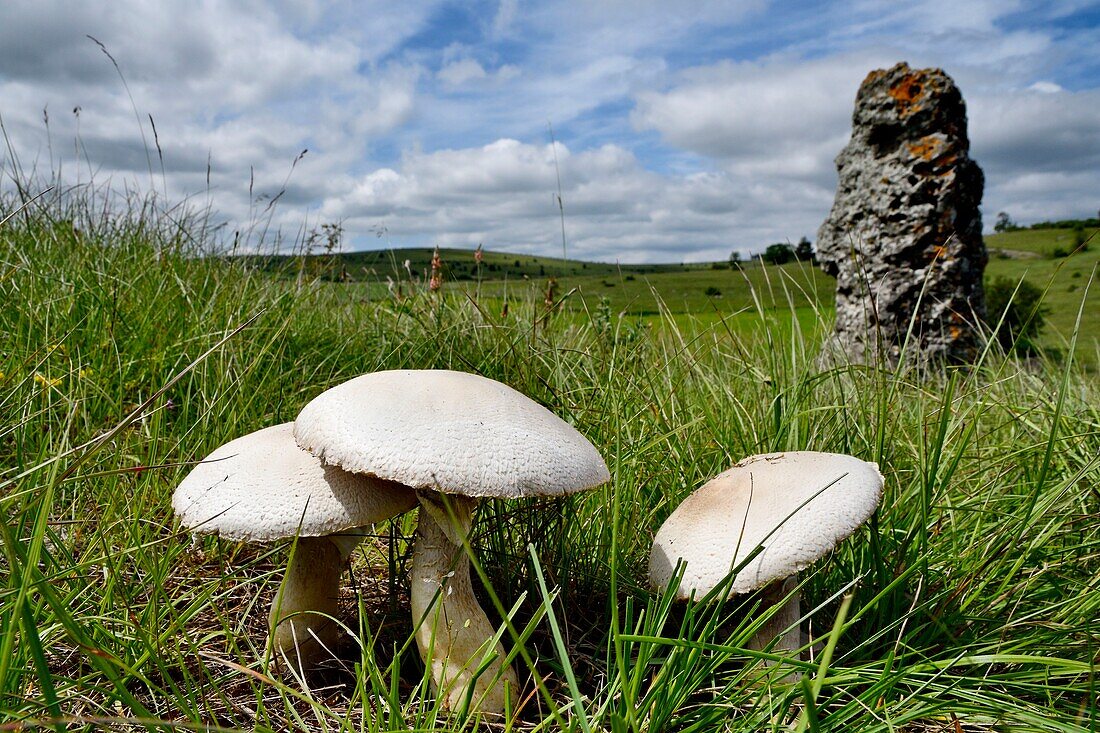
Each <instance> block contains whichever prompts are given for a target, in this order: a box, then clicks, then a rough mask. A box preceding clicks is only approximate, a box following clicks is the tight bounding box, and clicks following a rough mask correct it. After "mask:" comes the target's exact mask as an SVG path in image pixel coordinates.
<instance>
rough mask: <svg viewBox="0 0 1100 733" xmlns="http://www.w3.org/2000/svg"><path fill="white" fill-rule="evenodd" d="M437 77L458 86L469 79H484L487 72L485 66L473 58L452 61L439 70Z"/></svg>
mask: <svg viewBox="0 0 1100 733" xmlns="http://www.w3.org/2000/svg"><path fill="white" fill-rule="evenodd" d="M437 76H439V78H440V79H441V80H442V81H443V82H445V83H447V84H450V85H452V86H458V85H460V84H462V83H464V82H467V81H470V80H471V79H484V78H485V77H486V76H488V74H486V73H485V68H484V67H483V66H482V65H481V64H479V63H478V62H477V61H475V60H474V59H462V60H460V61H452V62H451V63H449V64H447V65H446V66H444V67H443V68H442V69H440V70H439V74H438V75H437Z"/></svg>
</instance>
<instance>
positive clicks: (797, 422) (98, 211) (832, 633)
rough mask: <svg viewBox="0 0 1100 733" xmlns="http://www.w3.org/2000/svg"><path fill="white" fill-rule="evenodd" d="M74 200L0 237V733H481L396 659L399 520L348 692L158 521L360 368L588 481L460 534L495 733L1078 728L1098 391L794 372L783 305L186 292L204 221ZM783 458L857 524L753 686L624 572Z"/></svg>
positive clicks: (270, 562) (238, 578)
mask: <svg viewBox="0 0 1100 733" xmlns="http://www.w3.org/2000/svg"><path fill="white" fill-rule="evenodd" d="M102 195H104V194H102V193H101V192H97V191H93V190H85V191H82V192H76V193H75V195H72V194H70V195H64V196H59V197H54V198H50V199H49V200H48V201H46V202H39V203H38V204H35V205H32V206H29V207H28V208H27V209H26V210H24V211H23V212H21V213H20V214H19V215H17V216H15V217H13V218H12V219H11V220H9V221H8V222H7V223H6V224H5V225H4V226H3V227H2V228H0V294H2V298H3V307H2V308H0V372H2V374H3V376H0V467H2V469H0V470H2V473H0V542H2V546H3V551H2V553H0V718H2V719H3V720H4V721H5V722H4V724H3V725H4V726H5V727H4V728H3V729H17V728H19V727H20V726H22V727H26V728H36V727H45V728H56V729H59V730H60V729H64V728H72V727H89V728H90V727H96V726H107V727H111V728H116V729H129V728H133V729H164V728H167V727H180V728H185V729H234V730H236V729H242V730H253V729H258V730H287V729H300V730H324V731H360V730H362V731H376V730H426V729H444V730H458V729H464V728H465V729H470V728H472V727H475V726H476V725H478V724H479V723H478V721H476V720H461V719H456V718H453V717H450V718H449V717H447V716H446V715H445V714H443V713H442V712H441V711H440V710H439V709H438V708H437V706H436V704H435V702H434V698H433V696H432V695H431V693H430V690H429V688H428V685H427V683H426V681H425V676H424V671H423V667H422V665H421V663H420V661H419V657H418V656H417V654H416V649H415V645H414V644H410V641H409V639H410V634H411V630H412V629H411V621H410V619H409V618H408V600H407V580H406V577H405V575H404V570H405V568H406V563H407V558H408V553H409V543H410V538H411V532H412V528H413V526H414V525H413V523H414V522H415V517H405V518H401V519H399V520H396V521H395V522H394V523H393V524H392V525H384V526H379V527H377V528H376V534H375V536H373V537H371V538H369V540H368V542H366V543H365V546H364V548H363V549H362V550H361V551H359V552H357V554H356V556H355V558H354V559H353V561H352V564H351V568H350V573H351V578H352V580H353V581H354V582H351V583H349V584H348V588H349V590H348V591H347V596H346V598H345V604H344V611H345V614H344V621H345V623H346V624H347V625H348V628H349V631H350V632H352V633H351V635H352V638H353V640H354V642H353V643H352V644H350V645H349V647H348V649H347V650H345V654H344V661H345V664H346V668H345V669H344V670H342V671H340V670H337V671H330V672H329V673H327V674H323V675H320V676H318V677H310V678H307V679H304V680H302V679H298V678H296V677H295V676H294V675H293V674H292V673H291V672H290V671H288V670H285V669H283V668H281V667H280V666H279V665H278V664H276V663H275V662H274V661H273V660H271V659H270V658H268V656H267V655H266V654H265V649H264V644H265V640H266V628H265V627H266V611H265V609H266V606H267V603H269V601H270V598H271V596H272V594H273V593H274V591H275V589H276V587H277V585H278V581H279V577H280V575H279V573H280V567H281V565H282V563H283V562H285V556H286V552H287V549H288V548H287V546H286V545H271V546H258V545H243V544H237V543H230V542H225V541H221V540H218V539H217V538H209V537H208V538H195V539H193V538H191V537H189V536H188V535H187V534H186V533H183V532H181V531H180V530H179V529H178V526H177V525H176V524H175V523H174V521H173V519H172V516H171V507H170V497H171V493H172V490H173V488H174V487H175V485H176V484H177V483H178V482H179V480H180V479H181V478H182V476H183V475H184V474H185V473H186V472H187V470H188V463H189V462H191V461H194V460H197V459H200V458H202V457H203V456H205V455H207V454H208V453H209V452H210V451H211V450H213V449H214V448H215V447H217V446H218V445H220V444H221V443H223V442H225V441H227V440H229V439H230V438H233V437H236V436H239V435H241V434H243V433H246V432H248V431H251V430H255V429H258V428H260V427H263V426H267V425H271V424H274V423H277V422H283V421H287V420H291V419H293V417H294V416H295V414H296V413H297V411H298V410H299V408H300V407H301V406H302V405H303V404H304V403H305V402H306V401H308V400H309V399H310V398H312V397H313V396H314V395H316V394H317V393H318V392H320V391H322V390H323V389H326V388H327V387H330V386H332V385H334V384H337V383H339V382H341V381H343V380H346V379H348V378H350V377H352V376H355V375H358V374H361V373H364V372H369V371H375V370H379V369H389V368H452V369H461V370H465V371H471V372H477V373H480V374H483V375H485V376H488V377H491V378H494V379H498V380H501V381H503V382H506V383H508V384H511V385H512V386H514V387H515V388H517V389H519V390H520V391H522V392H525V393H526V394H528V395H530V396H532V397H533V398H534V399H536V400H538V401H539V402H541V403H543V404H545V405H546V406H547V407H549V408H550V409H551V410H553V411H554V412H555V413H557V414H559V415H561V416H563V417H564V418H565V419H566V420H568V421H570V422H571V423H573V424H574V425H575V426H576V427H577V428H578V429H579V430H580V431H581V432H583V433H584V434H585V435H587V436H588V437H589V438H590V439H591V440H592V441H593V443H595V445H596V446H597V447H598V448H599V449H600V450H601V452H602V453H603V455H604V456H605V457H606V459H607V461H608V465H609V466H610V468H611V472H612V481H611V483H610V484H609V485H607V486H606V487H603V488H601V489H598V490H596V491H594V492H590V493H588V494H585V495H581V496H577V497H573V498H570V499H566V500H563V501H530V502H522V501H521V502H486V503H484V504H483V506H482V508H481V509H480V510H479V517H478V521H477V524H476V527H475V536H474V537H473V542H472V547H473V551H474V555H475V558H474V559H475V560H476V561H477V562H476V565H477V566H479V567H480V568H481V569H482V571H483V573H484V577H485V579H486V580H487V581H488V583H489V585H490V586H491V588H492V589H493V591H494V594H493V595H495V596H496V599H497V600H498V602H499V608H498V607H497V604H495V603H494V602H493V601H492V599H491V598H490V597H489V595H488V594H483V595H482V605H483V606H484V607H485V608H487V609H494V608H498V610H497V613H498V614H499V611H500V610H509V609H514V615H513V627H514V630H515V632H516V634H517V636H518V639H517V638H509V636H511V635H510V634H507V635H506V638H505V641H506V645H507V646H509V647H511V648H512V649H513V656H514V657H515V659H516V664H517V666H518V667H519V668H520V670H521V679H523V680H524V682H525V684H526V688H525V690H524V697H523V699H522V701H521V705H520V707H519V709H518V710H516V711H515V713H514V716H513V717H512V718H510V719H509V720H508V721H507V722H505V723H499V722H498V723H495V725H497V726H503V727H504V728H505V729H509V730H545V729H566V730H578V731H588V730H611V731H616V732H618V731H664V730H699V731H709V730H718V729H726V730H754V731H755V730H781V729H787V728H789V727H795V728H798V729H800V730H807V729H808V730H840V729H844V730H868V731H879V730H881V731H898V730H927V729H930V730H956V731H957V730H965V731H972V730H985V729H994V728H998V729H1001V728H1005V729H1008V728H1011V729H1013V730H1036V731H1039V730H1042V731H1095V730H1096V729H1097V727H1098V726H1100V714H1098V712H1097V695H1098V685H1100V682H1098V681H1097V679H1096V672H1097V662H1098V650H1100V624H1098V619H1100V467H1098V465H1097V462H1098V455H1100V407H1098V405H1100V388H1098V387H1097V384H1096V382H1095V377H1089V376H1087V375H1085V374H1082V373H1078V372H1077V371H1076V370H1075V368H1074V366H1073V363H1072V361H1069V362H1068V363H1063V364H1062V365H1055V364H1048V363H1042V364H1038V365H1036V364H1024V363H1021V362H1017V361H1014V360H1013V359H1011V358H1007V357H1004V356H1002V355H998V354H995V353H992V352H991V353H990V354H989V355H987V357H986V358H985V359H984V360H983V362H982V363H981V364H980V365H978V366H976V367H973V368H970V369H965V370H963V369H960V370H952V371H944V372H942V373H939V374H933V375H923V376H921V377H919V378H918V376H917V375H916V374H914V373H911V372H909V371H906V370H904V369H901V370H893V371H890V370H881V369H875V368H865V367H855V366H851V367H849V366H844V367H830V368H825V367H822V366H820V365H819V364H818V362H817V360H816V344H818V343H820V341H821V338H822V335H823V333H824V332H825V331H826V330H827V329H828V327H829V316H828V314H825V313H823V314H820V316H819V317H818V318H816V319H814V320H813V321H812V322H811V323H810V324H809V326H806V325H805V324H806V320H805V319H798V318H793V317H792V316H791V315H790V314H784V315H780V316H777V315H775V314H774V312H773V311H771V310H770V309H769V307H768V306H770V305H771V303H770V302H768V303H765V299H766V298H767V297H774V298H775V299H776V300H778V302H780V303H782V302H785V296H784V288H783V285H784V283H783V282H782V281H776V282H773V283H772V285H773V287H774V290H775V293H774V295H773V296H766V294H759V293H758V294H757V298H758V302H759V318H758V319H757V321H756V323H755V325H746V321H745V319H737V320H736V321H734V320H733V319H720V320H718V321H717V323H708V324H706V325H704V326H700V327H698V328H690V329H684V328H681V326H680V324H681V321H680V320H679V319H677V318H673V317H672V315H671V314H666V317H665V318H664V319H663V321H662V322H661V323H660V324H659V325H657V326H655V327H649V328H646V327H643V326H640V325H639V324H637V323H636V322H632V321H630V320H629V319H625V318H621V317H617V316H615V315H614V314H610V313H607V312H596V311H593V312H592V313H590V314H588V315H586V316H584V317H576V316H571V317H561V316H555V315H552V314H547V312H546V310H545V306H544V304H543V303H542V302H541V300H540V299H531V300H530V301H529V302H526V303H522V304H520V305H518V306H516V305H513V307H512V308H511V309H510V311H509V313H508V315H505V316H502V315H501V314H500V312H499V309H496V308H485V307H481V304H479V303H477V302H475V301H474V300H472V299H470V298H469V297H468V296H466V295H460V294H457V293H454V294H451V295H448V294H447V293H446V292H444V294H443V295H442V296H440V297H431V296H429V295H428V294H426V293H420V292H413V293H412V295H411V296H410V297H406V298H405V299H403V300H401V301H399V302H398V301H395V300H392V299H390V298H382V299H370V298H367V297H365V296H364V293H363V291H362V290H360V289H354V288H341V287H333V286H331V285H324V284H322V283H320V282H309V281H305V282H302V283H299V282H298V280H297V278H278V277H272V276H271V275H270V274H269V273H261V272H258V271H256V270H252V269H249V267H248V266H247V264H246V263H244V262H242V261H235V260H230V259H224V258H217V257H200V256H198V255H200V254H203V249H204V247H205V246H206V245H207V244H208V241H207V240H206V239H205V235H204V232H205V231H206V229H205V228H204V226H203V222H202V220H198V221H193V220H188V219H187V218H186V217H185V216H182V215H180V216H165V215H164V214H163V213H158V212H157V209H156V207H152V206H148V205H145V203H144V202H143V201H142V200H139V199H134V200H132V201H130V202H129V205H127V206H123V207H121V208H120V207H112V206H105V205H103V202H102V201H101V200H99V197H100V196H102ZM15 204H16V202H15V201H13V200H7V201H4V202H3V204H2V205H0V218H3V217H4V216H5V215H6V213H8V212H10V211H12V210H13V209H14V207H15ZM112 212H113V213H112ZM776 277H779V278H782V275H777V276H776ZM655 307H656V308H657V309H658V310H660V303H659V302H656V301H655ZM780 322H781V323H782V327H780ZM477 449H478V450H485V451H492V450H493V446H491V445H479V446H477ZM795 449H800V450H822V451H836V452H845V453H851V454H854V455H856V456H859V457H862V458H865V459H867V460H872V461H876V462H878V463H879V465H880V466H881V468H882V471H883V473H884V474H885V477H886V495H885V498H884V500H883V504H882V506H881V508H880V509H879V511H878V513H877V514H876V516H875V517H874V519H873V520H872V522H871V523H870V524H869V525H868V526H867V527H866V528H865V529H864V530H862V531H860V532H858V533H857V534H856V535H855V536H853V537H852V538H850V539H849V540H848V541H846V542H845V543H844V544H843V545H842V546H841V547H840V548H839V549H838V550H837V551H836V552H834V553H833V554H832V555H831V556H830V557H829V558H827V559H825V560H823V561H822V562H820V563H818V564H817V565H815V566H814V567H813V568H812V569H811V570H809V571H807V572H806V573H805V574H804V576H802V577H803V580H802V593H803V597H804V608H805V609H807V610H806V611H805V614H806V619H805V622H804V628H805V629H807V630H808V631H809V633H810V635H811V637H812V639H813V640H814V644H813V645H812V646H811V648H810V649H809V650H808V651H807V658H806V659H805V660H798V659H790V658H787V659H783V658H778V659H776V661H779V662H780V665H779V666H778V667H769V666H767V665H764V664H763V662H764V660H765V659H766V658H768V657H774V655H770V654H769V653H766V652H765V653H761V652H751V651H748V650H746V649H745V648H744V644H745V642H746V640H747V639H748V638H749V637H750V636H751V634H752V631H753V629H754V627H755V626H757V625H759V623H760V618H759V613H758V610H757V608H756V607H757V605H758V600H757V599H755V598H752V597H749V598H745V599H739V600H735V601H733V602H729V603H726V604H719V603H701V604H697V605H693V606H690V607H688V606H684V605H681V604H677V603H674V602H673V601H672V595H671V594H670V593H668V592H667V591H666V592H662V591H653V590H651V589H649V588H648V587H647V583H646V580H645V577H646V565H647V556H648V552H649V544H650V541H651V539H652V535H653V533H654V531H655V530H656V528H657V527H658V526H659V525H660V523H661V522H662V521H663V520H664V518H665V517H666V516H667V515H668V514H669V513H670V512H671V511H672V510H673V509H674V508H675V507H676V506H677V505H678V503H679V502H680V501H681V500H682V499H683V498H684V497H685V496H687V495H688V494H689V493H690V492H691V491H692V490H693V489H694V488H696V487H697V486H699V485H700V484H701V483H702V482H703V481H704V480H706V479H707V478H709V477H711V476H713V475H714V474H716V473H718V472H719V471H721V470H723V469H725V468H727V467H728V466H729V465H730V464H731V463H732V462H734V461H736V460H737V459H739V458H741V457H744V456H746V455H748V454H752V453H760V452H770V451H780V450H795ZM490 615H493V610H490ZM498 618H499V616H498ZM521 652H522V653H521ZM776 670H778V673H777V672H776ZM792 670H793V671H794V672H796V673H798V674H795V675H793V676H792V677H791V678H787V677H785V675H786V673H788V672H790V671H792ZM800 678H802V679H804V682H803V681H797V682H791V681H789V679H800Z"/></svg>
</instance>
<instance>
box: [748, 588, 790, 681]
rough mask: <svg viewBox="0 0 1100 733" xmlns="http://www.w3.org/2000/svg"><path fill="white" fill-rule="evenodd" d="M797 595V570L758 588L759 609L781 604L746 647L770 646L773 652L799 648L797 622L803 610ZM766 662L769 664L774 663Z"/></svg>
mask: <svg viewBox="0 0 1100 733" xmlns="http://www.w3.org/2000/svg"><path fill="white" fill-rule="evenodd" d="M798 597H799V593H798V573H795V574H794V575H791V576H788V577H786V578H784V579H783V580H777V581H775V582H774V583H771V584H770V585H767V586H765V587H764V589H763V590H762V591H761V608H762V609H764V608H771V607H772V606H775V605H777V604H782V608H779V609H776V610H775V612H774V613H773V614H772V616H771V618H769V619H768V620H767V621H765V622H764V625H763V626H761V627H760V629H759V630H757V632H756V634H755V635H753V637H752V638H751V639H749V641H748V643H747V644H746V645H745V647H746V648H747V649H753V650H755V651H763V650H764V649H766V648H768V646H769V645H771V652H772V653H773V654H781V655H784V656H792V655H794V654H795V653H796V652H797V651H798V650H799V649H800V648H801V647H802V632H801V629H800V628H799V623H798V620H799V619H800V618H801V617H802V613H801V608H800V605H799V600H798ZM776 637H778V638H776ZM772 640H775V644H772ZM766 664H767V666H772V665H773V664H775V662H767V663H766Z"/></svg>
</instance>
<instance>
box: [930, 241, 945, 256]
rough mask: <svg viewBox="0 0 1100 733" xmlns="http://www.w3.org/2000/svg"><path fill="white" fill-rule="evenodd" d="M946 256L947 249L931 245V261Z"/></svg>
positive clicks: (942, 246)
mask: <svg viewBox="0 0 1100 733" xmlns="http://www.w3.org/2000/svg"><path fill="white" fill-rule="evenodd" d="M946 254H947V247H946V246H944V245H942V244H934V245H932V259H934V260H938V259H940V258H941V257H943V256H944V255H946Z"/></svg>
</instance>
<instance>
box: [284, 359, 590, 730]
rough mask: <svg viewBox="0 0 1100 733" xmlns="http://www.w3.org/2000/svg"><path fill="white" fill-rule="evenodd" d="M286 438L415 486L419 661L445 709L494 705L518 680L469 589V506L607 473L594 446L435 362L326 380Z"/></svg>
mask: <svg viewBox="0 0 1100 733" xmlns="http://www.w3.org/2000/svg"><path fill="white" fill-rule="evenodd" d="M294 436H295V438H297V440H298V444H299V445H301V446H302V447H303V448H306V449H308V450H310V451H311V452H313V453H314V454H315V455H317V456H319V457H320V458H321V459H322V460H323V461H324V462H326V463H331V464H335V465H338V466H340V467H341V468H343V469H344V470H347V471H354V472H356V473H363V474H367V475H370V476H376V477H378V478H383V479H387V480H390V481H397V482H399V483H402V484H404V485H406V486H409V487H412V488H414V489H416V492H417V497H418V498H419V500H420V519H419V526H418V528H417V532H416V542H415V547H414V549H413V556H412V565H411V569H410V576H411V586H412V589H411V596H412V613H413V621H414V624H416V641H417V646H418V647H419V649H420V654H421V657H422V658H423V659H424V662H425V665H426V666H427V667H428V668H429V669H430V671H431V679H432V684H433V686H434V688H435V690H436V694H437V695H439V697H440V699H441V701H442V703H443V705H444V706H445V707H447V708H450V709H451V710H454V711H458V712H462V711H465V710H471V711H472V710H479V711H481V712H482V713H483V714H499V713H501V712H503V711H504V708H505V700H506V698H507V697H508V696H509V695H510V694H514V691H515V690H516V688H517V687H518V680H517V678H516V675H515V672H513V671H512V669H511V667H510V666H507V665H504V664H503V660H504V650H503V648H502V647H501V645H500V644H499V643H496V644H494V643H493V641H492V639H493V637H494V630H493V626H492V624H491V623H490V622H489V619H488V617H487V616H486V615H485V612H484V611H483V610H482V609H481V607H480V606H479V605H478V603H477V599H476V598H475V597H474V594H473V587H472V584H471V581H470V564H469V558H468V556H467V554H466V552H465V550H464V544H466V543H467V542H468V540H467V537H468V535H469V533H470V529H471V525H472V523H473V513H474V507H475V504H476V502H477V500H478V499H479V498H489V497H495V498H520V497H525V496H555V495H563V494H568V493H572V492H575V491H580V490H582V489H588V488H592V487H594V486H598V485H599V484H602V483H605V482H606V481H608V479H609V478H610V476H609V474H608V471H607V466H606V465H605V464H604V461H603V458H601V457H600V454H599V453H598V452H597V451H596V449H595V448H594V447H593V446H592V444H591V443H589V442H588V440H586V439H585V437H584V436H583V435H581V434H580V433H579V432H577V431H576V430H575V429H574V428H573V427H571V426H570V425H569V424H568V423H566V422H565V421H564V420H562V419H561V418H559V417H557V416H556V415H554V414H553V413H552V412H550V411H549V410H547V409H546V408H544V407H542V406H541V405H539V404H538V403H536V402H534V401H533V400H531V399H530V398H528V397H526V396H525V395H523V394H521V393H519V392H517V391H516V390H514V389H512V388H511V387H508V386H506V385H504V384H501V383H499V382H495V381H493V380H491V379H486V378H485V377H481V376H478V375H475V374H467V373H463V372H454V371H444V370H438V371H436V370H425V371H419V370H403V371H385V372H375V373H373V374H365V375H363V376H361V377H357V378H355V379H352V380H351V381H349V382H345V383H344V384H341V385H338V386H336V387H333V388H332V389H330V390H328V391H326V392H324V393H322V394H321V395H319V396H317V397H316V398H314V400H313V401H312V402H310V403H309V404H307V405H306V406H305V408H303V410H302V412H301V413H300V414H299V415H298V418H297V420H295V423H294ZM483 662H484V664H483ZM509 690H511V692H510V691H509Z"/></svg>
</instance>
